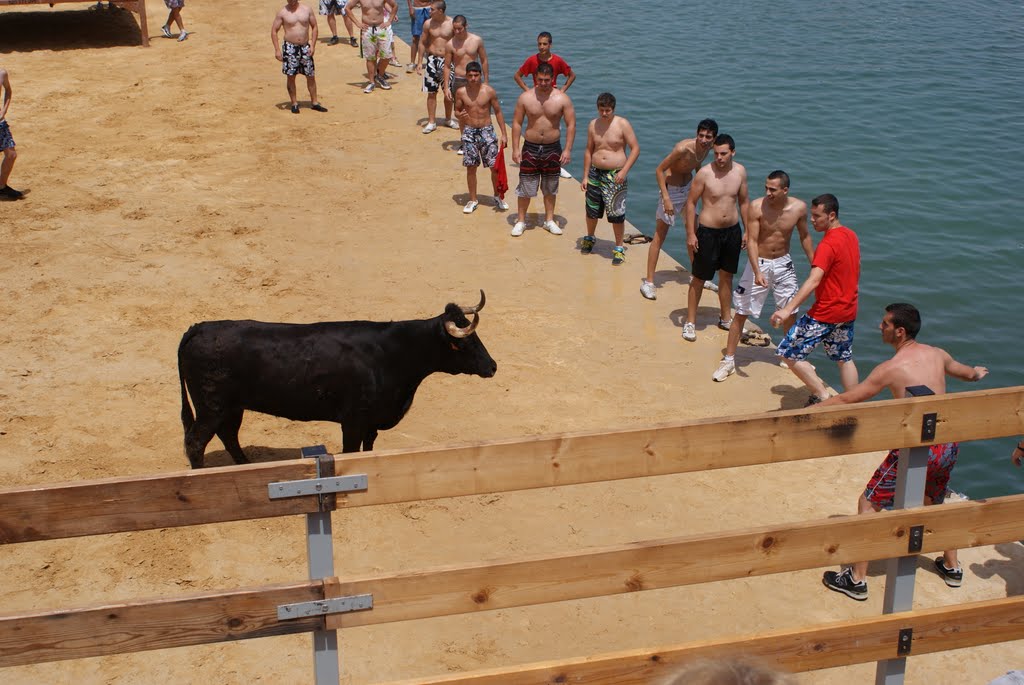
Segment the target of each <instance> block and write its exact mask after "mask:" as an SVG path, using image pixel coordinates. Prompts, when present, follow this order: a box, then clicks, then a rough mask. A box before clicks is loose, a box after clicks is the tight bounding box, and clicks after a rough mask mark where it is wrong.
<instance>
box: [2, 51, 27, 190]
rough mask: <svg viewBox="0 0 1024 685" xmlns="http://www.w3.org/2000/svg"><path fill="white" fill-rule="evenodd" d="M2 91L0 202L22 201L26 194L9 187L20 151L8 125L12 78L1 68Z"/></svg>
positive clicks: (12, 91)
mask: <svg viewBox="0 0 1024 685" xmlns="http://www.w3.org/2000/svg"><path fill="white" fill-rule="evenodd" d="M0 91H2V93H0V94H2V95H3V99H2V100H0V153H2V154H3V162H0V200H20V199H21V198H22V197H24V196H25V194H24V193H22V192H21V191H19V190H15V189H14V188H12V187H10V186H9V185H7V180H8V179H9V178H10V177H11V171H12V170H13V169H14V160H16V159H17V158H18V150H17V148H16V147H15V146H14V137H13V136H12V135H11V127H10V126H8V125H7V110H8V109H9V108H10V106H11V98H12V97H13V96H14V90H12V89H11V77H10V75H9V74H8V73H7V70H6V69H4V68H3V67H0Z"/></svg>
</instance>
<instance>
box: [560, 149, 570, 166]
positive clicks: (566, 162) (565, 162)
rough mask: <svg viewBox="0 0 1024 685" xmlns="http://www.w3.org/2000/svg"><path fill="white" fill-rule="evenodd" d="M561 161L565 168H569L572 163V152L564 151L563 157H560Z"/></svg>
mask: <svg viewBox="0 0 1024 685" xmlns="http://www.w3.org/2000/svg"><path fill="white" fill-rule="evenodd" d="M559 161H560V162H561V164H562V166H563V167H567V166H569V162H571V161H572V151H571V150H562V156H561V157H559Z"/></svg>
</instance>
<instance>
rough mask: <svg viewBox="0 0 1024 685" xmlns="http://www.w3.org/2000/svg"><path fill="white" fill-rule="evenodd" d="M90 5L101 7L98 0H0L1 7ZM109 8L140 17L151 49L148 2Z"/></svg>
mask: <svg viewBox="0 0 1024 685" xmlns="http://www.w3.org/2000/svg"><path fill="white" fill-rule="evenodd" d="M69 2H78V3H83V2H85V3H89V4H90V5H92V4H96V5H101V4H102V3H100V2H97V0H0V7H4V6H8V5H49V6H50V7H53V6H54V5H55V4H57V3H62V4H63V3H69ZM107 6H108V7H110V6H113V7H120V8H121V9H126V10H129V11H131V12H134V13H135V14H137V15H139V33H140V34H141V38H142V45H143V47H149V26H148V24H147V22H146V0H108V2H107Z"/></svg>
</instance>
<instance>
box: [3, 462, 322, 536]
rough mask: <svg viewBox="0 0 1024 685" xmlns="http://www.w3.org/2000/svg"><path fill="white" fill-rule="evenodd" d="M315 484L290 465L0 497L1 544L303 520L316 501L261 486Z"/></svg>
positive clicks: (312, 469)
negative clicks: (273, 493) (272, 493)
mask: <svg viewBox="0 0 1024 685" xmlns="http://www.w3.org/2000/svg"><path fill="white" fill-rule="evenodd" d="M315 477H316V463H315V461H314V460H311V459H296V460H291V461H281V462H273V463H270V464H251V465H246V466H220V467H215V468H209V469H199V470H195V471H179V472H177V473H170V474H164V475H158V476H146V477H141V478H140V477H132V478H108V479H104V480H94V481H83V482H80V483H64V484H61V485H55V486H33V487H25V488H15V489H8V490H0V543H2V544H6V543H13V542H27V541H31V540H52V539H57V538H66V537H76V536H80V535H99V534H103V533H117V532H124V531H132V530H149V529H152V528H169V527H174V526H191V525H198V524H204V523H217V522H222V521H238V520H243V519H251V518H268V517H273V516H289V515H293V514H305V513H309V512H314V511H317V507H318V503H317V498H316V496H309V497H294V498H289V499H281V500H271V499H269V497H268V494H267V486H268V485H269V484H270V483H273V482H276V481H289V480H302V479H306V478H315Z"/></svg>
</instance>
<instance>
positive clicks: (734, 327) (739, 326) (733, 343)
mask: <svg viewBox="0 0 1024 685" xmlns="http://www.w3.org/2000/svg"><path fill="white" fill-rule="evenodd" d="M746 323H747V316H746V314H736V315H734V316H733V317H732V323H731V324H730V325H729V339H728V341H727V342H726V343H725V356H726V357H732V356H734V355H735V354H736V348H737V347H739V345H740V338H742V337H743V325H744V324H746Z"/></svg>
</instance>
